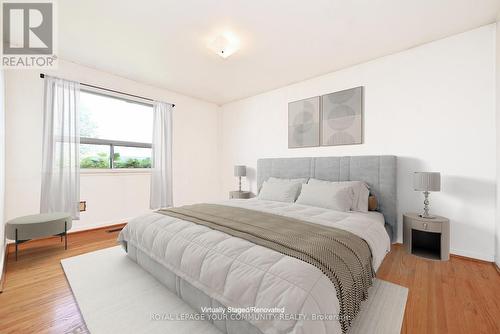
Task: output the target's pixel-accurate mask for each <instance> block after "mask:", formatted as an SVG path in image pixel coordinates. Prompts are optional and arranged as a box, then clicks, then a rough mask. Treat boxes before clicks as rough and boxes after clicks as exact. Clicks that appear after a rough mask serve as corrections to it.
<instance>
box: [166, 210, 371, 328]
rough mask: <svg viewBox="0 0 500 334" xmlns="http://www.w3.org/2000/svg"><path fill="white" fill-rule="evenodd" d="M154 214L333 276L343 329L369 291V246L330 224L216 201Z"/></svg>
mask: <svg viewBox="0 0 500 334" xmlns="http://www.w3.org/2000/svg"><path fill="white" fill-rule="evenodd" d="M158 213H161V214H164V215H167V216H171V217H175V218H179V219H183V220H187V221H190V222H193V223H196V224H200V225H204V226H207V227H209V228H211V229H214V230H218V231H221V232H224V233H227V234H229V235H232V236H235V237H238V238H242V239H245V240H248V241H250V242H253V243H254V244H257V245H260V246H263V247H267V248H269V249H272V250H275V251H277V252H279V253H282V254H285V255H288V256H291V257H294V258H297V259H299V260H302V261H305V262H307V263H310V264H312V265H314V266H315V267H317V268H318V269H320V270H321V271H322V272H323V273H324V274H325V275H326V276H328V278H329V279H330V280H331V281H332V283H333V284H334V286H335V289H336V291H337V297H338V299H339V303H340V314H339V321H340V324H341V327H342V331H343V332H344V333H345V332H346V331H347V329H348V328H349V327H350V325H351V323H352V321H353V320H354V317H355V316H356V314H357V313H358V311H359V306H360V303H361V301H362V300H364V299H366V298H367V296H368V288H369V287H370V286H371V285H372V278H373V277H374V271H373V267H372V254H371V250H370V247H369V246H368V244H367V243H366V241H364V240H363V239H361V238H360V237H358V236H356V235H354V234H352V233H350V232H347V231H344V230H341V229H337V228H333V227H327V226H323V225H319V224H313V223H309V222H305V221H301V220H298V219H294V218H289V217H285V216H280V215H274V214H270V213H265V212H260V211H255V210H249V209H243V208H237V207H231V206H225V205H217V204H194V205H186V206H182V207H178V208H169V209H162V210H159V211H158Z"/></svg>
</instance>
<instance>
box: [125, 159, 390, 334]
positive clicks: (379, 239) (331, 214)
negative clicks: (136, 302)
mask: <svg viewBox="0 0 500 334" xmlns="http://www.w3.org/2000/svg"><path fill="white" fill-rule="evenodd" d="M269 177H280V178H308V177H314V178H318V179H322V180H330V181H349V180H357V181H365V182H366V183H367V184H368V185H369V186H370V191H371V192H372V194H374V195H375V196H377V199H378V202H379V211H378V212H339V211H334V210H330V209H324V208H318V207H312V206H308V205H300V204H295V203H283V202H274V201H264V200H260V199H251V200H229V201H223V202H219V203H215V204H214V206H216V207H217V206H220V207H224V208H234V210H250V211H252V212H259V213H262V214H263V215H264V214H266V215H267V214H270V215H272V216H274V217H284V218H283V219H288V220H290V221H296V220H297V221H302V222H304V223H312V224H313V225H315V226H321V227H323V226H326V227H334V228H337V229H338V230H341V231H347V232H349V233H350V234H353V235H356V236H357V237H359V238H361V239H362V240H364V242H365V243H366V244H367V245H368V246H369V249H370V251H371V265H372V268H373V271H374V272H376V270H377V269H378V268H379V266H380V264H381V263H382V261H383V259H384V256H385V255H386V254H387V253H388V252H389V250H390V244H391V240H394V239H395V237H396V236H397V220H396V157H394V156H353V157H321V158H277V159H260V160H259V161H258V167H257V184H258V187H260V186H261V185H262V184H263V182H264V181H265V180H267V179H268V178H269ZM119 241H120V242H121V243H122V244H123V245H124V248H125V249H126V251H127V254H128V256H129V257H130V258H131V259H132V260H134V261H136V262H137V263H138V264H139V265H140V266H142V267H143V268H144V269H145V270H147V271H148V272H150V273H151V274H152V275H153V276H155V277H156V278H157V279H158V280H159V281H160V282H162V283H163V284H164V285H165V286H166V287H167V288H168V289H169V290H171V291H173V292H175V293H176V294H177V295H178V296H179V297H180V298H182V299H183V300H184V301H186V302H187V303H188V304H190V305H191V306H192V307H193V308H194V309H196V310H198V311H200V312H204V313H206V315H207V317H206V319H207V320H208V321H211V322H212V323H213V324H214V325H215V326H216V327H217V328H218V329H219V330H221V332H223V333H230V334H233V333H238V334H240V333H325V334H326V333H343V332H346V330H347V329H348V328H346V326H345V322H343V321H342V320H341V319H339V318H338V315H339V313H340V312H341V304H342V303H341V302H340V299H339V296H340V295H339V293H338V289H337V286H334V285H333V284H332V280H331V279H330V278H329V277H328V276H327V275H326V274H325V272H324V271H322V270H320V269H319V268H318V267H317V266H315V265H312V264H311V263H307V262H305V261H302V260H300V259H298V258H297V257H294V256H289V255H285V254H283V253H281V252H278V251H276V250H274V249H271V248H267V247H263V246H262V245H260V244H256V243H253V242H251V241H248V240H245V239H244V238H239V237H236V236H234V235H231V234H228V233H224V232H221V231H220V230H216V229H212V228H209V227H207V226H204V225H200V224H197V223H194V222H193V221H188V220H185V219H180V218H178V217H175V216H169V215H164V214H161V213H157V212H155V213H151V214H147V215H145V216H141V217H137V218H135V219H133V220H131V221H130V222H129V224H128V225H127V226H126V228H125V229H124V230H123V231H122V232H121V233H120V236H119ZM228 311H230V316H228V315H227V314H226V316H224V314H223V313H222V312H228ZM259 311H263V312H262V313H260V312H259ZM242 314H243V315H245V316H244V317H241V315H242ZM269 314H272V316H269ZM249 315H250V316H249Z"/></svg>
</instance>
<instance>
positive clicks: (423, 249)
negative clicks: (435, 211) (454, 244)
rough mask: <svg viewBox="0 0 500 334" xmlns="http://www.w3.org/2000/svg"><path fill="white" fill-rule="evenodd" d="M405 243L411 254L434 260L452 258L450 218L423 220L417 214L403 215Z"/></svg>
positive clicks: (437, 217)
mask: <svg viewBox="0 0 500 334" xmlns="http://www.w3.org/2000/svg"><path fill="white" fill-rule="evenodd" d="M403 243H404V245H405V248H406V251H407V252H408V253H410V254H413V255H417V256H421V257H425V258H428V259H433V260H441V261H445V260H449V258H450V221H449V219H448V218H445V217H440V216H436V217H435V218H422V217H420V216H419V214H417V213H405V214H404V215H403Z"/></svg>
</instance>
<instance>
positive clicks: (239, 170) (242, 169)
mask: <svg viewBox="0 0 500 334" xmlns="http://www.w3.org/2000/svg"><path fill="white" fill-rule="evenodd" d="M246 175H247V167H246V166H234V176H236V177H238V179H239V187H238V191H240V192H241V177H242V176H246Z"/></svg>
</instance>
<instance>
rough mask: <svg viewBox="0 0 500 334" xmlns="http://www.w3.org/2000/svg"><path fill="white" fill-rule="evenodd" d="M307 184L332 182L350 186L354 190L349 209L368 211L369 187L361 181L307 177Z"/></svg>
mask: <svg viewBox="0 0 500 334" xmlns="http://www.w3.org/2000/svg"><path fill="white" fill-rule="evenodd" d="M307 183H308V184H332V185H340V186H347V187H351V188H352V190H353V192H354V199H353V201H352V205H351V208H350V209H351V211H361V212H367V211H368V196H370V188H369V187H368V185H367V184H366V183H365V182H363V181H340V182H334V181H325V180H318V179H309V181H308V182H307Z"/></svg>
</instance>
